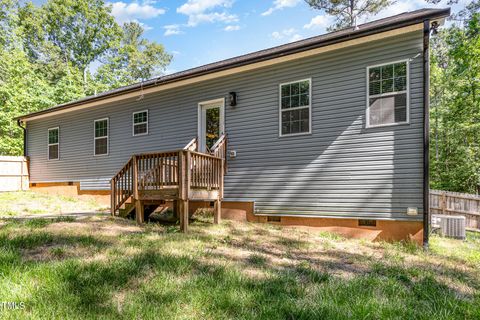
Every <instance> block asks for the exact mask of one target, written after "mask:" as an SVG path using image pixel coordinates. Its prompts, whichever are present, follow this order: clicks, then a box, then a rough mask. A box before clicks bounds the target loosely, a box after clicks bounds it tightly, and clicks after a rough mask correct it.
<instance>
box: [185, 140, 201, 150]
mask: <svg viewBox="0 0 480 320" xmlns="http://www.w3.org/2000/svg"><path fill="white" fill-rule="evenodd" d="M183 150H190V151H198V137H195V138H193V139H192V140H191V141H190V142H189V143H187V145H186V146H185V147H184V148H183Z"/></svg>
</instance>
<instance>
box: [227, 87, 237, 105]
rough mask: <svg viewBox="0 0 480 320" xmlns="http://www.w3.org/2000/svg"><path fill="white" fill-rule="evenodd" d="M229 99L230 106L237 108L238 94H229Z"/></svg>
mask: <svg viewBox="0 0 480 320" xmlns="http://www.w3.org/2000/svg"><path fill="white" fill-rule="evenodd" d="M228 99H229V100H230V106H231V107H235V106H236V105H237V93H236V92H233V91H232V92H229V93H228Z"/></svg>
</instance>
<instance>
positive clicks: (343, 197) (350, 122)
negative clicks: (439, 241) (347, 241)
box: [27, 31, 423, 221]
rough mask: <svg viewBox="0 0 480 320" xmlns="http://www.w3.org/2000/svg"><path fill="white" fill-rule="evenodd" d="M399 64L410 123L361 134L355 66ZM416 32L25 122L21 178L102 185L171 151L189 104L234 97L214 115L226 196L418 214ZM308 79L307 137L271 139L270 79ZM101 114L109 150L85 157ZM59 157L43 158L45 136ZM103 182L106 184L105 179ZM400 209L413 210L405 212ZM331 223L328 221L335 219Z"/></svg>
mask: <svg viewBox="0 0 480 320" xmlns="http://www.w3.org/2000/svg"><path fill="white" fill-rule="evenodd" d="M403 59H411V61H410V97H409V99H410V124H408V125H400V126H391V127H382V128H371V129H366V128H365V108H366V67H367V66H368V65H375V64H379V63H388V62H392V61H398V60H403ZM422 76H423V75H422V32H421V31H418V32H413V33H409V34H404V35H400V36H396V37H394V38H389V39H384V40H381V41H376V42H372V43H368V44H360V45H356V46H352V47H347V48H343V49H338V50H336V51H331V52H326V53H323V54H320V55H318V56H314V57H308V58H303V59H299V60H296V61H293V62H288V63H283V64H279V65H275V66H269V67H265V68H263V69H259V70H255V71H249V72H244V73H239V74H234V75H230V76H225V77H223V78H220V79H214V80H209V81H205V82H202V83H199V84H195V85H189V86H185V87H181V88H175V89H171V90H167V91H162V92H158V93H152V94H150V95H145V96H144V97H141V96H139V97H138V98H132V99H128V100H125V101H122V102H121V103H120V102H118V103H115V104H110V105H102V106H98V107H92V108H88V109H84V110H79V111H73V112H69V113H65V114H61V115H57V116H50V117H46V118H43V119H38V120H32V121H29V122H28V123H27V132H28V139H27V140H28V146H27V150H28V155H29V156H30V159H31V163H30V169H31V170H30V173H31V182H48V181H85V180H88V181H91V180H96V179H100V180H103V181H105V182H107V180H108V179H109V178H111V177H112V176H113V175H114V174H115V173H116V172H117V171H118V170H119V169H120V168H121V167H122V166H123V165H124V163H125V162H126V161H127V160H128V159H129V157H130V156H131V155H132V154H134V153H143V152H149V151H167V150H172V149H178V148H182V147H183V146H185V144H187V143H188V142H189V141H190V140H191V139H192V138H193V137H195V136H196V135H197V112H198V103H199V102H201V101H206V100H211V99H217V98H221V97H226V96H227V94H228V92H230V91H235V92H237V94H238V105H237V106H236V107H234V108H233V107H229V106H227V107H226V109H225V128H226V132H227V134H228V138H229V149H230V150H236V151H237V157H236V158H235V159H229V161H228V174H227V175H226V177H225V179H226V180H225V200H227V201H252V202H254V203H255V210H256V211H257V212H259V213H267V214H288V215H295V214H301V215H302V216H308V215H311V216H323V217H330V216H333V217H351V218H373V219H404V220H418V221H420V220H421V219H422V211H423V208H422V202H423V201H422V197H423V185H422V181H423V172H422V169H423V102H422V97H423V92H422V83H423V79H422ZM305 78H311V79H312V134H310V135H302V136H291V137H281V138H280V137H279V121H278V119H279V118H278V117H279V101H278V100H279V92H278V90H279V84H280V83H284V82H290V81H295V80H300V79H305ZM145 109H148V110H149V117H150V119H149V135H148V136H139V137H132V112H134V111H140V110H145ZM105 117H108V118H109V124H110V134H109V155H108V156H94V155H93V124H94V120H95V119H100V118H105ZM56 126H59V127H60V159H59V160H52V161H47V159H46V157H47V129H48V128H51V127H56ZM105 186H106V184H105ZM407 207H416V208H418V209H419V215H417V216H407V215H406V211H407ZM335 220H336V221H337V220H338V219H335Z"/></svg>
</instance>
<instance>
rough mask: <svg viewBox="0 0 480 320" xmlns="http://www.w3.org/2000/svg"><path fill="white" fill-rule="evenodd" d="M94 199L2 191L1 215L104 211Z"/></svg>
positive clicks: (0, 194)
mask: <svg viewBox="0 0 480 320" xmlns="http://www.w3.org/2000/svg"><path fill="white" fill-rule="evenodd" d="M105 210H106V207H105V206H102V205H100V204H98V203H97V202H95V200H94V199H90V200H82V199H80V198H74V197H63V196H58V195H48V194H43V193H36V192H32V191H19V192H0V216H5V217H14V216H23V215H35V214H62V213H78V212H103V211H105Z"/></svg>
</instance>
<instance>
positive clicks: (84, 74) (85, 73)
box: [83, 67, 87, 92]
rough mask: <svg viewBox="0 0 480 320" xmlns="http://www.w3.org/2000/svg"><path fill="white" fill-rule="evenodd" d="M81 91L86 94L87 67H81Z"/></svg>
mask: <svg viewBox="0 0 480 320" xmlns="http://www.w3.org/2000/svg"><path fill="white" fill-rule="evenodd" d="M83 90H84V91H85V92H87V67H83Z"/></svg>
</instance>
